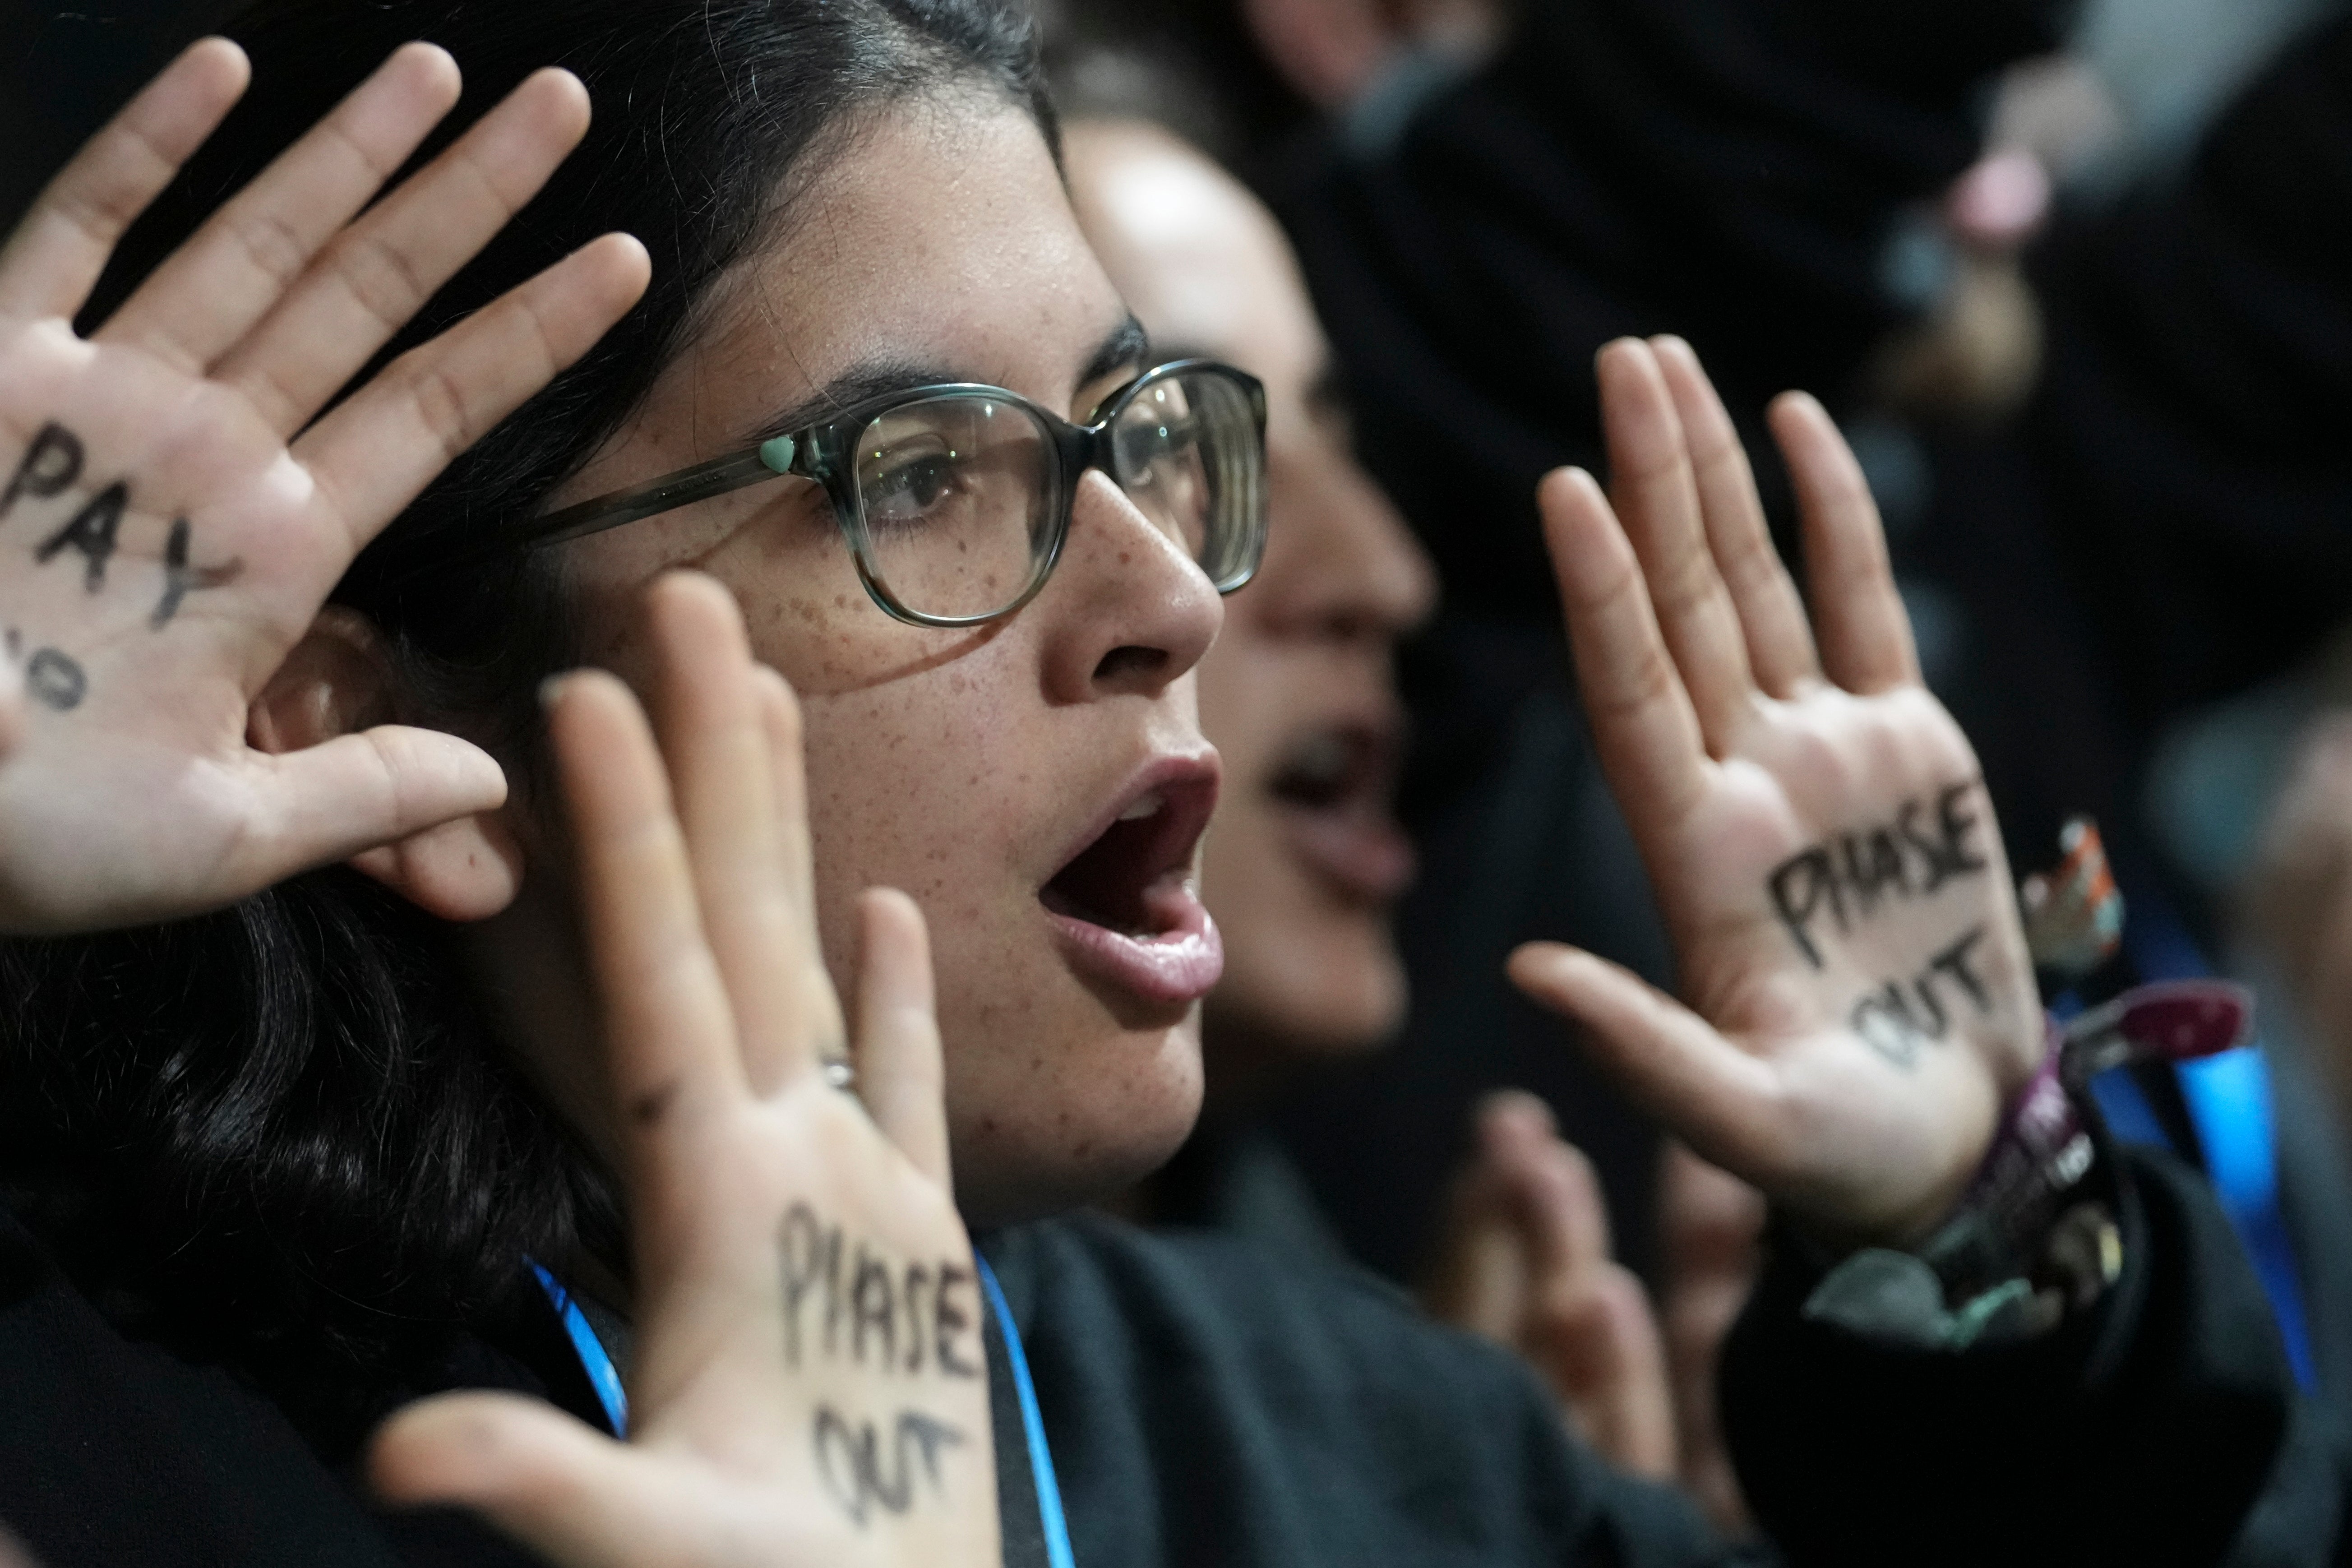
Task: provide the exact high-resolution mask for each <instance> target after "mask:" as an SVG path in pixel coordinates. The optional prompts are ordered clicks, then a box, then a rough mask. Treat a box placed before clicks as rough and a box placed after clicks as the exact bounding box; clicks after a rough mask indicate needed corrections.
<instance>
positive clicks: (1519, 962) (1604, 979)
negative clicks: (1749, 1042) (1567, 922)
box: [1509, 942, 1788, 1173]
mask: <svg viewBox="0 0 2352 1568" xmlns="http://www.w3.org/2000/svg"><path fill="white" fill-rule="evenodd" d="M1509 970H1510V976H1511V981H1512V984H1516V985H1517V987H1518V988H1519V989H1520V990H1521V991H1522V992H1524V993H1526V994H1527V995H1528V997H1529V998H1530V999H1531V1000H1533V1001H1535V1002H1536V1003H1538V1005H1542V1006H1545V1007H1548V1008H1549V1009H1550V1010H1551V1011H1553V1012H1555V1013H1558V1014H1559V1015H1561V1016H1564V1017H1568V1018H1572V1019H1574V1020H1576V1021H1577V1022H1579V1023H1580V1024H1582V1025H1583V1026H1584V1027H1585V1029H1586V1031H1587V1034H1586V1039H1585V1047H1586V1049H1588V1050H1589V1051H1591V1053H1592V1054H1593V1055H1594V1056H1595V1057H1596V1058H1599V1060H1600V1062H1601V1067H1602V1068H1603V1069H1604V1070H1606V1071H1607V1072H1608V1073H1609V1074H1610V1075H1611V1076H1612V1078H1614V1079H1616V1080H1617V1082H1618V1084H1619V1085H1620V1087H1622V1089H1624V1090H1625V1092H1626V1093H1627V1094H1628V1095H1629V1096H1631V1097H1632V1098H1633V1100H1635V1101H1636V1102H1637V1103H1639V1104H1640V1105H1642V1106H1643V1108H1645V1109H1646V1110H1649V1111H1650V1112H1651V1114H1653V1115H1654V1116H1655V1117H1657V1118H1658V1120H1659V1121H1663V1122H1664V1123H1665V1124H1666V1126H1667V1127H1668V1128H1669V1129H1671V1130H1672V1131H1675V1132H1676V1133H1678V1134H1679V1135H1681V1137H1682V1138H1683V1139H1684V1140H1685V1142H1688V1143H1689V1144H1690V1145H1691V1146H1692V1147H1693V1148H1695V1149H1696V1150H1697V1151H1698V1152H1700V1153H1702V1154H1704V1155H1706V1157H1707V1158H1708V1159H1710V1160H1712V1161H1714V1162H1715V1163H1717V1164H1719V1165H1723V1166H1725V1167H1727V1168H1728V1169H1731V1170H1734V1171H1745V1172H1751V1173H1753V1172H1760V1171H1763V1170H1768V1169H1770V1168H1772V1165H1773V1163H1775V1161H1776V1159H1777V1155H1778V1152H1779V1151H1780V1150H1781V1149H1783V1148H1785V1147H1786V1146H1787V1142H1788V1140H1787V1133H1786V1129H1785V1128H1784V1127H1783V1125H1782V1121H1781V1115H1780V1105H1779V1101H1778V1099H1777V1097H1776V1095H1775V1092H1774V1090H1775V1084H1774V1080H1773V1079H1772V1076H1771V1072H1770V1069H1769V1068H1768V1067H1766V1065H1765V1064H1764V1063H1762V1062H1760V1061H1759V1060H1757V1059H1756V1058H1753V1057H1750V1056H1748V1054H1746V1053H1745V1052H1743V1051H1741V1050H1740V1049H1738V1047H1735V1046H1733V1045H1732V1044H1731V1042H1730V1041H1728V1040H1727V1039H1725V1038H1724V1037H1722V1036H1721V1035H1720V1034H1717V1032H1716V1031H1715V1029H1714V1028H1713V1027H1711V1026H1709V1025H1708V1024H1707V1022H1706V1020H1705V1019H1703V1018H1701V1017H1700V1016H1698V1015H1697V1014H1696V1013H1694V1012H1692V1011H1691V1010H1690V1009H1689V1008H1687V1007H1685V1006H1684V1005H1682V1004H1680V1003H1678V1002H1676V1001H1675V1000H1674V999H1673V998H1672V997H1670V996H1667V995H1665V994H1664V993H1662V992H1660V991H1658V990H1656V989H1655V988H1654V987H1653V986H1651V985H1649V984H1646V983H1645V982H1643V980H1641V979H1640V978H1639V977H1637V976H1636V975H1634V974H1633V973H1632V972H1631V971H1630V970H1626V969H1622V968H1621V967H1619V966H1618V965H1616V964H1614V963H1609V962H1608V961H1607V960H1605V959H1601V958H1596V957H1595V956H1593V955H1592V954H1591V953H1589V952H1581V951H1580V950H1578V949H1576V948H1571V947H1564V946H1561V945H1559V943H1556V942H1529V943H1528V944H1527V945H1525V946H1523V947H1521V948H1520V949H1519V950H1518V951H1517V952H1514V953H1512V954H1511V958H1510V963H1509Z"/></svg>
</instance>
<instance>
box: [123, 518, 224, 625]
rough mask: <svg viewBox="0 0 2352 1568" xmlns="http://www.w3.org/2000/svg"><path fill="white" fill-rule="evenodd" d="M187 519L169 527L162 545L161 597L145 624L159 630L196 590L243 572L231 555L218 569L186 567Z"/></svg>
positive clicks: (213, 586) (220, 585) (211, 585)
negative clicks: (170, 531)
mask: <svg viewBox="0 0 2352 1568" xmlns="http://www.w3.org/2000/svg"><path fill="white" fill-rule="evenodd" d="M188 540H189V530H188V520H187V519H186V518H180V519H178V520H176V521H173V524H172V534H171V537H170V538H169V539H168V540H166V541H165V542H164V544H163V598H162V599H160V600H158V601H157V602H156V605H155V613H154V614H153V615H152V616H148V617H147V624H148V625H149V626H152V627H154V628H155V629H156V630H158V631H161V630H162V629H163V625H164V623H165V622H167V621H169V620H170V619H171V618H172V617H173V616H176V615H178V614H179V613H180V601H182V600H183V599H185V598H186V597H187V596H188V595H190V594H192V593H194V592H195V591H196V590H198V589H200V588H219V587H223V586H226V584H230V583H234V582H236V578H237V574H239V573H240V572H243V571H244V570H245V557H243V556H241V555H236V556H231V557H230V558H229V560H228V561H227V562H226V563H225V564H223V565H219V566H191V565H189V564H188Z"/></svg>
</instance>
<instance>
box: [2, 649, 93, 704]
mask: <svg viewBox="0 0 2352 1568" xmlns="http://www.w3.org/2000/svg"><path fill="white" fill-rule="evenodd" d="M11 635H12V636H13V635H14V634H11ZM25 689H26V690H27V691H29V692H31V693H32V694H33V696H34V698H35V699H36V700H38V701H39V702H40V703H41V704H42V705H43V706H45V707H48V708H54V709H56V710H58V712H60V713H63V712H64V711H66V710H68V709H69V708H79V707H80V706H81V700H82V699H83V698H84V697H85V696H87V695H89V677H88V676H86V675H84V674H83V673H82V669H81V666H80V665H79V664H76V663H75V662H74V661H73V660H72V659H70V658H67V657H66V656H65V655H64V654H61V653H59V652H58V650H57V649H55V648H53V647H45V648H39V649H36V650H35V652H34V654H33V657H32V659H31V661H30V662H29V663H27V664H26V666H25Z"/></svg>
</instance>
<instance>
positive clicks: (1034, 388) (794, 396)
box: [700, 92, 1126, 412]
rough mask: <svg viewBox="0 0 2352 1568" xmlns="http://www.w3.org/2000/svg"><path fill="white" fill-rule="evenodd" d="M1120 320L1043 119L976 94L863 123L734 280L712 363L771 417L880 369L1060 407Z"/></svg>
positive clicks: (707, 369) (713, 341)
mask: <svg viewBox="0 0 2352 1568" xmlns="http://www.w3.org/2000/svg"><path fill="white" fill-rule="evenodd" d="M1125 313H1126V312H1125V307H1124V305H1123V304H1122V303H1121V301H1120V300H1119V297H1118V291H1117V290H1116V289H1113V288H1112V287H1111V283H1110V280H1109V279H1108V277H1106V276H1105V274H1104V273H1103V270H1102V268H1101V265H1100V263H1098V262H1097V260H1096V259H1095V257H1094V253H1093V252H1092V251H1091V250H1090V249H1089V248H1088V247H1087V243H1086V240H1085V237H1083V236H1082V235H1081V234H1080V232H1079V230H1078V226H1077V223H1076V218H1075V217H1074V216H1072V214H1071V212H1070V206H1069V200H1068V196H1067V194H1066V191H1065V190H1064V188H1063V185H1062V181H1061V174H1060V171H1059V170H1058V169H1056V168H1055V163H1054V160H1053V157H1052V154H1051V153H1049V152H1048V151H1047V149H1046V146H1045V138H1044V137H1043V135H1042V134H1041V133H1040V132H1039V131H1038V129H1037V127H1036V125H1035V123H1034V121H1032V120H1031V119H1030V118H1029V117H1028V115H1027V114H1025V113H1024V112H1023V111H1022V110H1019V109H1017V108H1014V107H1012V106H1010V105H1007V104H1005V103H1003V101H1002V100H994V99H991V98H984V97H982V96H981V95H979V94H978V93H977V92H974V93H968V94H957V95H953V96H950V97H948V98H945V99H940V100H917V101H912V102H908V103H906V104H904V105H901V106H898V107H895V108H893V109H891V110H887V111H885V112H884V113H882V114H881V115H879V116H877V118H876V119H875V120H874V121H872V122H870V123H868V124H865V125H862V126H860V127H858V128H857V129H856V131H855V132H854V133H853V134H852V135H851V136H850V137H849V139H848V141H847V142H846V144H845V149H844V150H843V151H842V152H841V153H838V154H837V155H836V156H835V157H834V158H833V159H831V160H829V161H828V162H827V163H826V166H825V167H824V169H823V171H822V172H821V173H820V174H819V175H818V177H817V178H816V179H815V180H814V181H813V182H812V183H811V184H809V185H808V186H807V187H806V188H805V189H804V190H803V191H802V192H800V193H799V194H798V195H797V196H796V197H795V199H794V200H793V203H792V205H791V208H790V210H789V211H788V212H787V213H786V215H785V220H784V225H783V232H782V236H781V237H780V240H779V242H778V243H777V244H776V245H775V246H773V247H771V248H770V249H769V250H768V251H766V252H765V253H764V254H762V255H761V257H759V258H756V259H755V260H754V261H753V262H752V263H751V264H750V265H749V266H748V267H747V268H744V269H743V270H742V271H741V272H740V275H739V276H738V277H737V278H736V279H734V280H733V281H732V286H731V287H730V289H729V291H728V293H727V295H726V296H725V297H724V298H723V299H722V300H721V302H720V305H719V311H718V315H717V318H716V320H715V321H714V323H713V329H712V331H710V332H709V334H708V335H707V337H706V339H705V343H704V349H703V353H702V355H701V356H700V357H702V359H703V360H704V363H703V366H702V371H703V376H704V378H705V379H706V380H708V379H709V378H710V377H711V375H712V374H713V373H719V376H720V378H721V379H723V380H726V381H728V382H729V383H730V384H731V389H732V391H733V392H734V393H735V394H736V395H741V396H754V397H756V399H757V400H758V401H759V402H761V404H762V405H764V407H765V409H766V410H767V411H770V412H772V411H773V410H774V409H775V408H777V407H781V406H783V405H789V404H792V403H794V402H796V401H798V400H799V399H800V398H802V397H803V396H805V395H807V394H808V393H809V392H810V391H811V390H812V389H814V388H817V387H821V386H823V385H824V384H826V383H827V382H828V381H829V380H831V379H832V378H834V377H835V376H836V375H838V374H841V373H842V372H843V371H844V370H845V369H847V368H849V367H851V366H854V365H857V364H861V363H889V364H903V365H907V366H908V367H919V368H922V369H925V370H927V371H928V372H929V373H930V374H931V375H932V377H933V378H935V379H939V380H948V381H982V382H990V383H993V384H997V385H1002V386H1009V387H1011V388H1013V390H1014V391H1017V392H1021V393H1024V394H1026V395H1029V396H1031V397H1034V398H1035V399H1036V400H1037V401H1039V402H1041V403H1044V404H1045V405H1048V406H1055V407H1058V406H1061V405H1065V404H1066V403H1067V402H1068V401H1069V399H1070V397H1071V395H1073V394H1074V393H1075V392H1076V391H1077V390H1078V389H1077V387H1076V377H1077V375H1078V374H1079V373H1080V372H1081V371H1082V370H1083V369H1084V367H1085V365H1086V363H1087V360H1088V359H1089V358H1091V357H1092V354H1093V352H1094V350H1095V349H1096V347H1097V345H1098V344H1100V342H1102V341H1103V339H1104V337H1105V336H1106V334H1107V333H1108V332H1109V331H1111V330H1112V329H1113V328H1115V327H1116V326H1117V325H1118V322H1119V321H1121V320H1122V319H1123V318H1124V316H1125Z"/></svg>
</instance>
